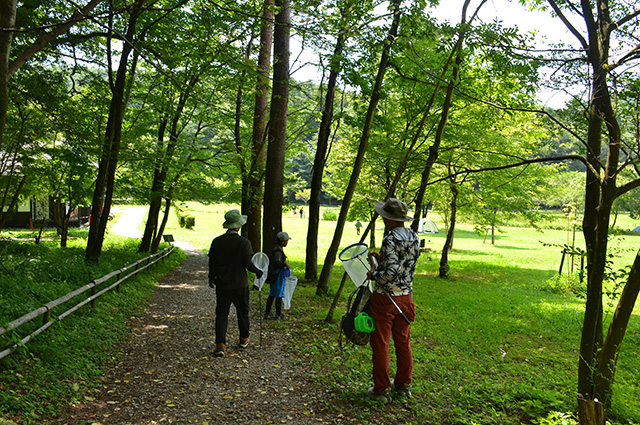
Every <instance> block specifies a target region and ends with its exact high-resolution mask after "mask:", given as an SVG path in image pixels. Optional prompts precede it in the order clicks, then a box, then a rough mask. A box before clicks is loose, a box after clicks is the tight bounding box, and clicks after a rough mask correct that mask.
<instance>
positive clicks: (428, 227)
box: [418, 218, 438, 233]
mask: <svg viewBox="0 0 640 425" xmlns="http://www.w3.org/2000/svg"><path fill="white" fill-rule="evenodd" d="M418 233H438V227H437V226H436V224H435V223H434V222H433V221H431V220H429V219H428V218H423V219H422V220H420V224H419V225H418Z"/></svg>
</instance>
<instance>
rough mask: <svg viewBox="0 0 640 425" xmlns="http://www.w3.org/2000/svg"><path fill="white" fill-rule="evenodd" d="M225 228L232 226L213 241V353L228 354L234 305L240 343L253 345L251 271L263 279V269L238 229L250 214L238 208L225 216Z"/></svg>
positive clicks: (245, 345) (244, 346)
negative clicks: (227, 346)
mask: <svg viewBox="0 0 640 425" xmlns="http://www.w3.org/2000/svg"><path fill="white" fill-rule="evenodd" d="M224 220H225V221H224V223H223V224H222V227H224V228H225V229H228V230H227V232H226V233H224V234H223V235H220V236H218V237H217V238H215V239H214V240H213V241H212V242H211V248H210V249H209V286H211V287H213V288H215V290H216V324H215V328H216V348H215V350H214V352H213V355H214V356H216V357H222V356H224V350H225V347H226V344H227V327H228V322H229V310H230V308H231V304H233V305H234V306H235V308H236V314H237V316H238V329H239V331H240V338H239V341H238V346H239V347H240V348H246V347H247V345H249V279H248V278H247V270H249V271H250V272H252V273H255V275H256V276H257V277H258V278H260V277H262V271H261V270H260V269H259V268H257V267H256V266H255V265H254V264H253V263H252V262H251V257H252V256H253V249H252V247H251V242H249V239H247V238H245V237H243V236H240V233H238V231H239V230H240V228H241V227H242V226H243V225H244V224H245V223H246V222H247V216H246V215H241V214H240V211H238V210H231V211H228V212H227V213H226V214H225V215H224Z"/></svg>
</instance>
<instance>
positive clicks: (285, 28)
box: [262, 0, 291, 251]
mask: <svg viewBox="0 0 640 425" xmlns="http://www.w3.org/2000/svg"><path fill="white" fill-rule="evenodd" d="M275 6H276V9H277V13H276V16H275V28H274V33H273V61H274V64H273V89H272V93H271V111H270V115H269V132H268V144H267V161H266V168H265V182H264V185H265V190H264V220H263V229H262V234H263V237H262V246H263V251H264V250H268V249H270V248H271V245H272V244H273V243H274V241H275V240H276V234H277V233H278V232H280V231H281V230H282V195H283V189H284V157H285V148H286V141H287V110H288V105H289V37H290V35H289V31H290V28H289V27H290V20H291V10H290V3H289V0H277V1H276V2H275Z"/></svg>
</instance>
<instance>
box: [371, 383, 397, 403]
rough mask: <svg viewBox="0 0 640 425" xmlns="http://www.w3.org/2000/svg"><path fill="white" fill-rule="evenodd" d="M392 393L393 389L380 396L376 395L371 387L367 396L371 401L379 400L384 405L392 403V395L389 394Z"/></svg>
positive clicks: (384, 391)
mask: <svg viewBox="0 0 640 425" xmlns="http://www.w3.org/2000/svg"><path fill="white" fill-rule="evenodd" d="M390 392H391V388H385V389H384V390H383V391H382V392H381V393H380V394H376V393H374V392H373V387H369V388H368V389H367V396H369V398H370V399H371V400H378V401H381V402H383V403H389V402H390V401H391V395H390V394H389V393H390Z"/></svg>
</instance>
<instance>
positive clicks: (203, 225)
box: [170, 204, 640, 424]
mask: <svg viewBox="0 0 640 425" xmlns="http://www.w3.org/2000/svg"><path fill="white" fill-rule="evenodd" d="M229 208H231V207H225V206H213V207H204V206H201V205H198V204H190V209H191V210H192V211H194V212H195V216H196V227H195V229H194V230H192V231H185V230H183V229H178V228H176V227H175V225H172V229H171V231H172V232H174V233H175V234H177V237H178V239H182V238H183V237H185V238H188V239H189V240H190V241H192V242H193V243H195V244H197V245H198V246H200V247H202V248H203V249H204V250H205V251H206V248H207V247H208V244H209V243H210V241H211V238H213V237H215V236H217V235H218V234H220V233H222V232H223V229H222V227H221V226H222V222H223V218H222V214H224V211H225V210H226V209H229ZM429 218H431V219H433V220H434V221H436V224H437V225H438V226H439V228H440V233H438V234H429V235H422V237H423V238H424V239H425V243H426V246H427V247H430V248H432V249H433V250H434V252H432V253H430V254H429V255H423V257H422V258H421V259H420V262H419V265H418V270H417V276H416V279H415V286H414V288H415V300H416V304H417V307H418V310H417V312H418V318H417V320H416V322H415V323H414V324H413V325H412V341H413V349H414V358H415V370H414V377H415V383H414V388H415V390H414V394H415V398H414V399H413V400H412V401H410V402H400V401H397V402H395V403H394V404H393V405H392V406H381V405H378V404H376V403H371V402H370V401H368V400H364V399H363V393H364V391H365V389H366V387H367V386H369V385H370V349H369V348H368V347H354V346H344V348H343V349H341V348H340V347H339V345H338V326H337V321H338V320H337V319H338V318H339V317H340V316H341V315H342V314H343V311H344V306H345V304H346V294H343V295H342V301H341V303H340V305H339V306H340V310H339V311H337V312H336V314H335V316H334V317H335V318H336V320H335V321H334V322H336V323H334V324H326V323H325V322H324V319H325V316H326V314H327V308H328V305H329V303H330V300H331V299H332V298H333V295H334V293H333V292H332V293H330V294H329V297H327V298H326V299H321V298H317V297H315V287H314V286H313V285H311V284H305V283H299V286H298V288H297V289H296V293H295V295H294V301H293V303H292V310H291V316H292V319H293V320H292V321H291V323H290V325H283V331H284V330H288V331H291V332H293V333H294V334H295V336H296V337H295V338H294V342H293V343H292V344H293V348H294V349H295V350H297V351H299V352H300V353H301V357H300V358H301V360H300V361H301V362H304V363H305V365H307V367H308V368H309V377H310V379H314V380H318V381H320V382H321V385H323V386H325V387H326V388H327V391H328V393H329V394H330V395H331V397H329V398H328V401H327V403H331V404H333V403H337V404H336V406H337V407H336V408H337V410H338V412H337V414H339V413H340V411H341V410H345V411H350V412H353V411H354V407H355V410H357V411H358V412H360V413H359V414H360V415H361V419H362V422H363V423H391V422H393V423H395V422H394V421H396V422H398V423H462V424H464V423H469V424H472V423H473V424H485V423H486V424H489V423H492V424H494V423H500V424H518V423H541V424H542V423H556V424H561V423H575V419H574V418H573V414H572V412H573V411H574V410H575V404H576V402H575V396H574V394H575V388H576V386H577V356H578V348H579V340H580V329H581V324H582V315H583V304H584V300H583V299H582V298H581V297H580V296H579V295H580V294H581V293H583V292H584V284H581V283H580V282H579V279H578V277H577V272H578V271H579V269H580V260H579V259H578V258H576V259H575V260H573V261H572V260H571V259H570V258H566V259H565V263H564V267H563V277H562V278H557V276H558V269H559V265H560V259H561V250H562V246H563V245H565V244H571V241H572V239H573V234H572V233H570V232H568V231H567V226H566V225H564V224H563V223H564V222H565V219H564V218H563V217H562V216H561V215H556V217H554V219H553V220H550V221H549V222H550V223H553V224H552V225H549V226H548V227H549V228H547V229H543V230H535V229H531V228H517V227H503V228H502V229H501V231H500V232H498V233H497V236H496V244H495V245H491V244H490V243H488V240H489V239H487V241H485V238H484V237H482V236H479V235H477V234H476V233H475V232H474V229H473V225H471V224H460V225H458V226H457V227H456V229H457V231H456V239H455V242H454V251H453V252H452V254H451V255H450V266H451V270H450V274H451V278H450V279H447V280H442V279H439V278H437V277H435V276H436V275H437V270H438V266H439V251H440V249H441V247H442V245H443V244H444V238H445V233H444V227H443V223H442V222H440V221H439V220H438V219H437V217H436V216H430V217H429ZM620 223H622V224H623V225H625V226H628V227H631V226H632V224H633V223H632V221H631V220H630V219H629V218H628V217H623V216H621V217H619V218H618V224H620ZM307 224H308V223H307V220H301V219H299V218H294V216H293V215H292V214H291V213H289V214H287V215H285V216H283V229H284V230H285V231H287V232H289V234H290V235H291V236H292V237H293V240H292V241H291V242H290V244H289V246H288V247H287V249H286V252H287V255H288V257H289V258H290V260H291V263H292V264H293V266H294V272H295V271H296V270H297V274H298V276H299V277H300V278H301V277H302V275H303V270H304V249H305V244H306V241H305V239H304V236H302V235H305V234H306V230H307ZM170 225H171V222H170ZM553 227H555V229H554V228H553ZM334 229H335V223H334V222H327V221H321V223H320V234H321V240H320V242H319V246H320V253H319V261H320V262H321V263H322V261H324V255H325V253H326V249H327V247H328V246H329V244H330V242H331V238H332V236H333V231H334ZM558 229H559V230H558ZM359 238H360V237H359V236H357V235H356V230H355V227H354V226H353V223H348V224H347V226H346V228H345V235H344V238H343V241H344V242H343V246H344V247H346V246H347V245H349V244H351V243H355V242H357V241H358V240H359ZM381 239H382V228H381V225H379V226H378V229H377V233H376V241H377V242H378V243H379V242H380V241H381ZM576 241H578V242H577V246H578V247H581V248H583V246H581V244H582V238H581V234H580V233H579V232H578V233H577V234H576ZM638 242H640V237H638V236H636V235H634V234H631V233H629V234H627V235H621V236H616V237H612V239H611V241H610V246H611V247H612V249H613V251H614V252H615V257H612V261H613V266H612V267H613V269H618V268H622V267H624V266H626V265H628V264H630V263H631V261H632V259H633V258H634V256H635V255H636V252H637V248H638ZM571 269H573V270H574V274H573V276H572V277H571V278H567V272H568V271H569V270H571ZM342 273H343V269H342V267H341V266H340V264H339V263H336V265H335V267H334V271H333V275H332V281H331V291H335V288H337V286H338V283H339V279H340V277H341V276H342ZM347 285H348V286H347V290H351V289H353V288H354V286H353V285H352V284H351V283H347ZM612 287H613V285H612ZM576 294H577V295H576ZM255 298H256V297H254V301H255ZM256 304H257V303H256ZM606 305H607V306H606V309H607V310H606V314H607V318H608V319H610V317H611V314H612V313H613V308H614V304H613V303H612V302H609V303H606ZM255 308H257V305H256V307H255ZM639 351H640V307H637V308H636V314H635V315H634V317H633V320H632V323H631V324H630V326H629V329H628V331H627V336H626V339H625V347H624V348H623V352H622V354H621V356H620V360H619V369H618V372H617V375H616V385H615V388H614V391H615V396H614V402H613V408H612V409H611V411H610V412H609V414H610V416H611V417H612V418H614V419H613V422H612V423H639V422H640V379H639V378H640V357H639V356H638V353H639ZM392 358H393V357H392ZM391 369H392V373H393V369H394V367H393V365H392V366H391Z"/></svg>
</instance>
